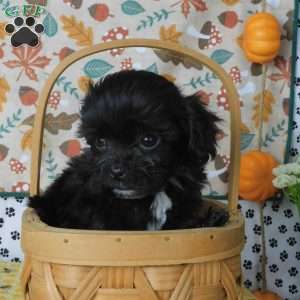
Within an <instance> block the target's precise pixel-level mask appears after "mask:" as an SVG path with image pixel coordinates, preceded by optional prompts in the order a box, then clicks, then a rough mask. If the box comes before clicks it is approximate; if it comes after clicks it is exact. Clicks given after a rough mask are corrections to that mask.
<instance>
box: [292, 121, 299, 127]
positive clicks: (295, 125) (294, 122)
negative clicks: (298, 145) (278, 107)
mask: <svg viewBox="0 0 300 300" xmlns="http://www.w3.org/2000/svg"><path fill="white" fill-rule="evenodd" d="M297 128H298V125H297V122H296V121H293V123H292V129H297Z"/></svg>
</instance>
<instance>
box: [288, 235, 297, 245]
mask: <svg viewBox="0 0 300 300" xmlns="http://www.w3.org/2000/svg"><path fill="white" fill-rule="evenodd" d="M286 241H287V243H288V244H289V245H290V246H295V245H296V244H297V241H296V239H295V238H294V237H289V238H288V239H287V240H286Z"/></svg>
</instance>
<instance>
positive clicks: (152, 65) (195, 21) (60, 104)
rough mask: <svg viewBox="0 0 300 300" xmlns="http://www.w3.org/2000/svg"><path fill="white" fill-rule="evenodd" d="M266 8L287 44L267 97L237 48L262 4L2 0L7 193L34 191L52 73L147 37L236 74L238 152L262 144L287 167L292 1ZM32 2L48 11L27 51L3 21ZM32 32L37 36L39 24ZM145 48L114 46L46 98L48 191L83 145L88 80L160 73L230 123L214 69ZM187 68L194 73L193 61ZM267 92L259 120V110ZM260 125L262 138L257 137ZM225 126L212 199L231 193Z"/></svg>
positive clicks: (2, 143) (0, 108)
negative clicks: (39, 131) (36, 128)
mask: <svg viewBox="0 0 300 300" xmlns="http://www.w3.org/2000/svg"><path fill="white" fill-rule="evenodd" d="M266 2H267V11H270V12H271V13H273V14H274V15H275V16H276V17H277V18H278V19H279V22H280V23H281V25H282V46H281V50H280V54H279V55H278V57H276V59H275V60H274V61H273V62H272V63H271V64H270V65H269V67H268V72H267V76H266V77H267V79H266V85H265V87H264V91H263V90H262V89H263V87H262V77H263V75H262V67H261V66H260V65H257V64H251V63H249V62H248V61H246V59H245V57H244V55H243V53H242V51H241V48H240V41H241V33H242V28H243V23H244V21H245V19H246V18H247V17H248V16H250V15H251V14H253V13H255V12H257V11H261V9H262V1H259V0H253V1H239V0H222V1H221V0H214V1H212V0H210V1H206V0H180V1H178V0H166V1H157V0H151V1H137V0H120V1H102V2H101V3H99V2H98V1H81V0H56V1H45V0H37V1H32V0H27V1H24V3H21V2H20V1H10V0H5V1H4V0H0V174H1V182H0V189H1V191H6V192H24V191H25V192H26V191H28V187H29V183H30V182H29V169H30V149H31V135H32V125H33V119H34V115H35V110H36V104H37V98H38V95H39V92H40V90H41V87H42V86H43V84H44V82H45V79H46V78H47V77H48V75H49V73H51V71H52V70H53V68H54V67H55V66H56V65H57V64H59V62H60V61H61V60H62V59H63V58H64V57H66V56H67V55H69V54H70V53H72V52H73V51H76V50H79V49H82V48H83V47H87V46H90V45H93V44H96V43H100V42H104V41H109V40H114V39H124V38H139V37H140V38H143V37H147V38H155V39H161V40H166V41H171V42H174V43H180V44H182V45H184V46H187V47H190V48H193V49H196V50H198V51H201V52H203V53H205V54H206V55H208V56H209V57H211V58H212V59H214V60H215V61H216V62H218V63H219V64H221V65H222V66H223V67H224V68H225V70H226V71H227V72H228V73H229V74H230V75H231V76H232V78H233V81H234V83H235V85H236V87H237V89H238V91H239V95H240V104H241V110H242V123H241V124H240V126H241V130H242V143H241V150H242V151H246V150H248V149H252V148H255V147H257V145H258V142H259V139H261V140H262V144H263V150H267V151H269V152H271V153H272V154H274V155H275V156H276V157H277V158H278V159H279V160H280V161H282V160H283V156H284V150H285V142H286V137H287V123H288V122H287V115H288V97H289V90H290V80H289V78H290V76H289V71H290V67H289V66H290V65H289V61H290V52H291V51H290V49H291V31H292V28H291V27H292V10H293V1H280V0H268V1H266ZM32 3H38V4H40V5H44V7H45V13H44V14H42V15H41V16H40V17H39V18H36V23H37V24H43V26H44V32H43V33H42V34H38V35H39V36H40V40H41V43H40V45H39V46H38V47H36V48H30V47H27V46H24V45H23V46H20V47H18V48H13V47H12V46H11V44H10V38H11V37H10V36H9V35H8V34H7V33H6V32H5V30H4V28H5V25H6V24H7V23H13V18H10V17H7V16H6V15H5V14H4V10H5V9H6V8H7V7H8V6H13V5H21V4H32ZM1 10H2V11H1ZM14 26H15V28H14V30H15V31H17V30H19V27H18V26H17V25H16V24H15V25H14ZM22 26H24V25H22ZM22 26H21V27H22ZM30 29H31V30H34V28H33V26H32V27H30ZM139 50H140V52H139ZM141 51H144V49H137V51H136V50H131V51H128V50H116V51H111V53H106V54H103V55H101V56H99V55H98V56H95V57H90V58H89V59H88V60H86V61H84V62H81V65H80V64H79V65H78V68H79V69H78V71H77V72H76V73H74V72H73V74H71V73H68V70H67V71H66V74H63V75H62V76H61V77H60V78H59V80H58V81H57V83H56V86H55V87H54V89H53V91H52V93H51V96H50V98H49V101H48V104H49V105H48V111H47V116H46V130H45V135H46V138H45V142H44V158H43V167H42V172H43V173H42V176H43V177H42V178H43V182H44V185H43V186H46V185H47V184H48V183H49V181H51V180H53V178H55V176H56V175H57V174H58V172H59V170H60V169H61V167H62V166H63V165H62V163H61V162H62V161H63V160H66V159H67V158H68V157H70V156H72V155H75V154H77V153H78V152H79V149H80V148H81V147H82V146H83V145H82V143H81V142H80V141H77V140H76V139H75V137H74V135H72V134H73V133H74V132H75V131H76V126H77V125H76V124H77V122H78V109H77V112H76V111H75V106H78V108H79V99H80V98H81V97H82V95H83V94H84V92H85V89H86V85H85V82H86V81H87V78H88V77H90V78H91V79H93V80H97V79H99V78H100V77H101V76H103V75H105V74H107V73H109V72H112V71H116V70H118V69H130V68H144V69H148V70H151V71H153V72H158V73H160V74H162V75H164V76H166V77H168V78H169V79H170V80H174V81H175V83H177V84H178V85H179V86H181V87H183V86H184V87H185V88H186V91H187V92H188V93H190V92H196V93H199V95H201V96H202V100H203V101H205V102H206V103H207V104H208V105H209V106H210V107H212V109H213V110H214V111H216V112H217V113H218V115H220V116H221V117H223V118H224V119H225V120H226V119H227V115H228V112H227V111H228V104H227V99H226V91H225V90H224V89H223V88H222V86H221V85H220V84H219V83H217V81H216V79H215V78H214V76H213V74H211V72H209V70H207V69H204V68H203V69H202V70H199V68H198V69H196V68H190V69H187V68H183V67H182V64H181V63H178V61H177V59H176V58H174V57H171V56H170V55H168V54H166V53H155V52H153V51H152V52H151V51H147V53H141ZM184 64H185V66H186V67H190V66H188V65H187V62H185V63H184ZM68 74H69V75H68ZM74 74H75V75H76V76H74ZM263 92H264V93H265V97H264V103H263V111H262V114H261V113H260V112H259V107H260V101H262V100H261V99H262V97H261V95H262V93H263ZM74 104H76V105H75V106H74ZM261 121H262V122H261ZM261 125H262V131H261V132H262V134H259V132H260V130H259V127H260V126H261ZM226 128H228V124H225V129H224V131H223V132H221V133H220V136H219V141H220V143H219V144H220V147H219V153H218V156H217V159H216V160H215V162H213V163H212V164H211V165H210V166H209V170H210V171H212V172H211V174H212V177H213V179H212V180H211V187H210V189H209V190H208V193H211V194H215V195H222V194H224V193H226V188H227V176H226V175H227V174H226V169H227V167H228V163H229V157H228V139H229V133H228V132H226ZM67 130H71V131H67ZM227 131H228V130H227ZM215 170H217V172H214V171H215Z"/></svg>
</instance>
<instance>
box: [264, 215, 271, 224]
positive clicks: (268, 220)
mask: <svg viewBox="0 0 300 300" xmlns="http://www.w3.org/2000/svg"><path fill="white" fill-rule="evenodd" d="M264 224H266V225H271V224H272V217H271V216H264Z"/></svg>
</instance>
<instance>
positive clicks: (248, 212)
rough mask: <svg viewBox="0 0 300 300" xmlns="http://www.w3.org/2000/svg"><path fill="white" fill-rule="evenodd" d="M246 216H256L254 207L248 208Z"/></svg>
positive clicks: (249, 217)
mask: <svg viewBox="0 0 300 300" xmlns="http://www.w3.org/2000/svg"><path fill="white" fill-rule="evenodd" d="M245 216H246V218H248V219H251V218H253V217H254V209H248V210H247V211H246V214H245Z"/></svg>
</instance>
